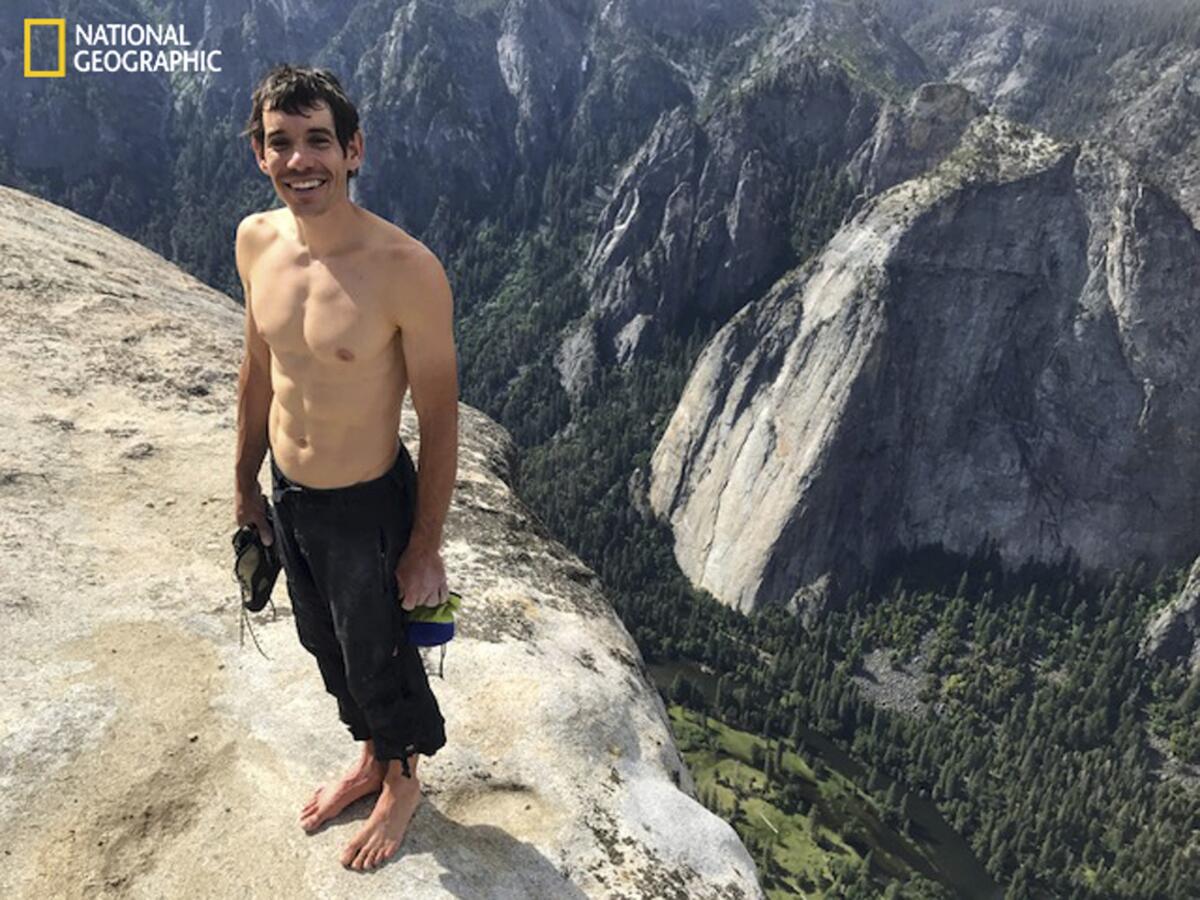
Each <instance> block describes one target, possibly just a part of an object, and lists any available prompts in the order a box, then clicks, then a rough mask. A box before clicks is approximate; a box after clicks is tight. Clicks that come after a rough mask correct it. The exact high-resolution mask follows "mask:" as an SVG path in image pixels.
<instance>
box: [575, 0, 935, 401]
mask: <svg viewBox="0 0 1200 900" xmlns="http://www.w3.org/2000/svg"><path fill="white" fill-rule="evenodd" d="M848 47H849V48H852V50H851V51H849V52H847V51H846V48H848ZM839 52H845V53H846V54H847V56H848V57H849V58H851V59H852V60H853V61H854V62H855V63H857V64H858V65H859V66H861V67H863V69H864V70H866V74H863V73H860V74H859V75H852V74H850V65H851V64H850V63H849V62H847V61H846V60H845V59H843V58H842V56H840V55H839ZM746 55H747V61H746V63H745V65H744V66H743V68H742V69H741V71H739V72H738V73H736V74H735V75H731V76H729V79H728V83H727V84H726V85H724V86H723V89H724V90H723V92H715V93H714V92H712V91H711V89H710V93H714V96H712V97H710V98H708V102H707V103H706V104H704V105H705V106H706V107H707V108H706V109H705V111H704V112H703V113H700V112H698V109H699V107H698V105H697V104H693V103H688V104H681V105H680V106H678V107H676V108H674V109H671V110H669V111H667V112H664V113H663V114H662V115H661V116H660V117H659V119H658V121H657V122H656V123H655V125H654V127H653V129H651V131H650V134H649V135H648V136H647V137H646V139H645V140H644V141H643V142H642V144H641V146H640V147H639V148H638V150H637V151H636V152H635V153H634V155H633V157H632V158H631V159H630V161H629V162H628V164H627V165H625V166H624V167H623V168H622V170H621V173H620V175H619V178H618V180H617V184H616V186H615V189H614V190H613V191H612V196H611V197H610V198H609V200H608V203H607V205H606V207H605V208H604V210H603V211H602V212H601V214H600V216H599V219H598V221H597V223H596V227H595V232H594V236H593V240H592V246H591V249H590V251H589V253H588V257H587V260H586V261H585V262H584V277H585V282H586V284H587V286H588V289H589V291H590V293H591V295H592V307H591V309H590V310H589V312H588V314H587V315H586V316H585V317H584V318H583V319H582V320H581V321H580V322H578V323H577V324H576V326H575V327H574V328H573V329H571V330H570V332H569V333H568V335H567V336H566V337H565V338H564V340H563V342H562V344H561V345H560V347H559V350H558V353H557V356H556V361H557V365H558V369H559V372H560V375H561V376H562V383H563V387H564V389H565V390H566V391H567V393H568V394H569V395H571V396H572V397H574V398H578V397H579V396H580V395H581V394H582V393H583V392H585V391H586V390H587V388H588V387H589V381H588V379H590V378H591V377H592V376H593V375H594V373H595V372H596V371H597V369H598V368H599V367H601V366H604V365H611V364H618V365H623V364H625V363H626V362H628V361H629V360H630V359H632V358H634V357H639V358H651V357H653V355H654V354H655V353H656V351H657V350H658V348H659V346H660V342H661V339H662V337H663V336H664V335H665V334H668V333H671V332H673V331H676V330H678V329H679V328H680V327H681V326H684V327H686V326H688V325H690V324H691V323H693V322H694V321H695V320H696V319H701V320H713V319H715V320H717V321H724V320H726V319H728V318H729V317H730V316H731V315H733V313H735V312H736V311H737V310H738V309H740V308H741V307H742V306H743V305H744V304H745V303H747V302H749V301H750V300H751V299H753V298H754V297H756V296H758V294H759V293H760V292H761V291H762V289H763V287H764V286H765V283H768V282H769V281H771V280H774V278H775V277H777V276H778V274H779V273H780V272H781V271H782V269H783V268H784V267H785V266H786V264H787V255H788V252H789V228H788V225H787V223H788V222H789V221H790V220H791V217H792V212H791V206H792V203H793V188H794V184H795V181H794V179H795V177H796V176H797V175H798V174H801V173H803V172H805V171H807V170H809V169H811V168H813V167H814V166H819V165H832V166H835V167H837V166H840V165H843V164H845V163H846V162H847V161H848V160H849V159H850V157H851V155H852V154H853V153H854V152H855V151H856V150H857V149H858V148H859V147H860V146H861V145H862V143H863V141H864V140H865V139H866V138H867V137H868V136H869V135H870V133H871V127H872V125H873V123H874V120H875V117H876V114H877V112H878V109H879V105H880V98H879V94H878V92H877V91H876V89H875V88H874V87H873V86H871V84H870V81H869V79H868V77H867V76H871V77H873V78H874V79H875V81H876V82H877V83H879V84H885V85H893V86H894V85H902V86H904V87H905V88H910V87H913V86H915V85H916V84H917V83H919V82H920V81H921V80H922V78H923V76H924V69H923V68H922V66H921V63H920V60H919V59H918V58H917V57H916V55H915V54H914V53H913V52H912V51H911V50H910V49H909V48H907V46H905V45H903V42H902V41H900V39H899V38H898V36H897V35H896V34H895V32H894V31H893V30H892V29H890V28H887V27H885V26H884V25H883V24H882V22H880V21H879V20H877V19H874V18H871V17H869V16H868V17H865V18H864V17H863V16H862V15H861V14H859V13H857V12H855V11H853V10H852V9H851V8H850V7H848V6H846V5H843V4H833V3H828V2H824V0H814V2H809V3H804V4H801V8H800V11H799V12H797V13H796V14H795V15H793V16H791V17H790V18H787V19H785V20H784V21H783V22H782V23H781V24H780V25H779V27H778V28H777V29H775V30H773V31H772V32H771V33H770V34H769V35H768V36H767V37H765V38H762V39H761V40H760V42H759V43H758V44H757V45H754V46H753V47H752V49H749V50H747V51H746ZM701 99H704V98H702V97H699V96H698V97H696V100H697V101H700V100H701Z"/></svg>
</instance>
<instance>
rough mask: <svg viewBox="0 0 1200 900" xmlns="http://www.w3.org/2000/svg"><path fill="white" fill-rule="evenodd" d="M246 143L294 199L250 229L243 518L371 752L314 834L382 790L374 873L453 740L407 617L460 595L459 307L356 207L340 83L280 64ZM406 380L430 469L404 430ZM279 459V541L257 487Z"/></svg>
mask: <svg viewBox="0 0 1200 900" xmlns="http://www.w3.org/2000/svg"><path fill="white" fill-rule="evenodd" d="M247 133H248V134H249V135H250V139H251V144H252V147H253V150H254V154H255V157H256V158H257V161H258V165H259V168H260V169H261V170H262V171H263V172H264V173H265V174H266V175H267V176H268V177H269V178H270V179H271V183H272V185H273V186H274V188H275V191H276V193H277V195H278V196H279V198H280V200H282V201H283V203H284V206H283V207H282V208H279V209H275V210H271V211H268V212H262V213H255V214H253V215H250V216H247V217H246V218H245V219H244V220H243V221H242V222H241V224H240V225H239V226H238V229H237V251H236V254H237V268H238V273H239V275H240V277H241V280H242V289H243V291H244V294H245V301H246V353H245V358H244V360H243V362H242V367H241V373H240V377H239V381H238V413H237V415H238V442H237V461H236V480H237V484H236V494H235V503H236V518H237V523H238V525H239V526H240V525H245V524H253V525H254V526H256V527H257V528H258V530H259V533H260V534H261V535H263V540H264V542H266V543H271V542H273V541H278V548H279V550H280V555H281V558H282V560H283V564H284V571H285V574H286V576H287V584H288V593H289V595H290V597H291V600H292V610H293V614H294V617H295V620H296V628H297V631H298V633H299V636H300V642H301V644H303V645H304V647H305V648H306V649H308V650H309V651H310V652H311V653H313V655H314V656H316V658H317V663H318V667H319V668H320V671H321V675H322V678H323V680H324V682H325V687H326V690H327V691H328V692H329V693H331V694H333V695H334V696H335V697H336V698H337V701H338V713H339V716H340V718H341V719H342V721H343V722H344V723H345V724H346V726H347V727H348V728H349V729H350V732H351V735H352V736H353V737H354V738H355V739H356V740H360V741H363V746H362V751H361V754H360V757H359V760H358V762H357V763H356V764H355V765H354V766H353V767H352V768H351V769H350V771H349V772H347V773H346V775H345V776H344V777H342V778H340V779H338V780H336V781H334V782H332V783H330V784H328V785H325V786H323V787H321V788H318V789H317V791H316V793H314V794H313V796H312V799H311V800H309V802H308V803H307V804H306V805H305V806H304V808H303V810H302V811H301V815H300V820H301V824H302V826H303V827H304V828H305V830H307V831H310V832H311V831H313V830H315V829H316V828H317V827H318V826H319V825H320V824H321V823H322V822H324V821H326V820H327V819H329V818H330V817H332V816H335V815H337V814H338V813H339V812H341V810H342V809H344V808H345V807H346V806H347V805H348V804H349V803H351V802H352V801H354V800H356V799H358V798H359V797H362V796H365V795H367V794H370V793H373V792H375V791H379V792H380V793H379V798H378V800H377V801H376V803H375V808H374V811H373V812H372V813H371V816H370V818H369V819H368V820H367V822H366V824H365V825H364V826H363V827H362V829H361V830H360V831H359V832H358V834H357V835H355V837H354V838H353V840H351V841H350V843H349V844H348V845H347V846H346V848H345V850H344V851H343V853H342V856H341V861H342V864H343V865H346V866H350V867H352V868H355V869H359V870H361V869H368V868H373V867H375V866H377V865H379V864H380V863H382V862H383V861H384V860H386V859H388V858H389V857H391V856H392V855H393V854H394V853H395V852H396V850H397V849H398V848H399V846H400V843H401V842H402V840H403V838H404V833H405V830H406V828H407V826H408V822H409V820H410V819H411V817H412V815H413V813H414V812H415V811H416V808H417V805H418V803H419V802H420V798H421V794H420V785H419V783H418V781H417V777H416V768H417V758H418V755H419V754H420V753H424V754H426V755H431V754H432V753H434V752H436V750H437V749H438V748H439V747H441V746H442V745H443V744H444V743H445V732H444V727H443V726H444V722H443V719H442V717H441V715H440V712H439V710H438V706H437V701H436V700H435V699H434V697H433V694H432V692H431V691H430V689H429V683H428V679H427V678H426V675H425V670H424V665H423V663H422V661H421V659H420V657H419V656H418V654H417V649H416V647H415V646H413V645H410V644H408V643H407V642H406V641H405V640H404V637H403V617H404V615H405V613H404V610H411V609H414V608H415V607H416V606H418V605H427V606H436V605H438V604H439V603H442V602H443V601H444V600H445V599H446V597H447V593H448V586H447V583H446V574H445V570H444V567H443V564H442V559H441V556H440V554H439V548H440V546H441V539H442V525H443V522H444V521H445V517H446V512H447V510H448V508H449V505H450V495H451V493H452V491H453V489H454V480H455V475H456V469H457V455H458V380H457V375H456V358H455V349H454V341H453V335H452V328H451V319H452V298H451V293H450V288H449V285H448V283H447V280H446V275H445V272H444V270H443V268H442V266H441V264H440V263H439V261H438V259H437V257H436V256H435V255H434V254H433V253H432V252H431V251H430V250H429V249H428V248H426V247H425V246H424V245H423V244H422V243H421V242H420V241H418V240H416V239H415V238H413V237H412V236H410V235H408V234H406V233H405V232H404V231H402V230H401V229H400V228H397V227H396V226H394V225H392V224H390V223H388V222H386V221H384V220H383V219H381V218H379V217H378V216H375V215H373V214H372V213H370V212H368V211H366V210H365V209H362V208H361V207H359V206H357V205H356V204H354V203H353V202H351V200H350V199H349V195H348V186H349V179H350V178H352V177H354V174H355V171H356V170H357V169H358V167H359V166H360V165H361V164H362V159H363V135H362V132H361V130H359V127H358V114H357V112H356V111H355V110H354V106H353V105H352V104H351V103H350V101H349V100H348V99H347V98H346V96H345V94H344V93H343V91H342V88H341V86H340V85H339V84H338V82H337V80H336V79H335V78H334V77H333V76H332V75H330V74H329V73H328V72H322V71H320V70H317V71H314V70H311V69H298V68H293V67H290V66H280V67H277V68H276V69H273V70H272V71H271V72H270V73H268V74H267V76H266V77H265V78H264V79H263V81H262V83H261V84H260V85H259V87H258V88H257V89H256V91H255V93H254V109H253V113H252V115H251V120H250V123H249V126H248V128H247ZM409 387H411V388H412V397H413V405H414V407H415V408H416V411H417V417H418V420H419V423H420V435H421V449H420V462H419V473H418V471H416V470H415V469H414V466H413V462H412V459H411V457H410V456H409V454H408V451H407V449H406V448H405V447H404V446H403V444H402V443H401V442H400V440H399V437H398V432H399V424H400V408H401V404H402V402H403V398H404V394H405V391H406V390H407V389H408V388H409ZM268 451H269V452H270V456H271V466H272V486H273V490H272V503H271V511H272V513H273V518H274V524H275V529H274V532H272V529H271V528H270V527H269V524H268V522H267V519H266V506H267V504H266V498H265V497H264V496H263V495H262V493H261V491H260V489H259V484H258V473H259V469H260V468H261V466H262V462H263V459H264V456H266V455H267V453H268ZM414 494H415V497H414Z"/></svg>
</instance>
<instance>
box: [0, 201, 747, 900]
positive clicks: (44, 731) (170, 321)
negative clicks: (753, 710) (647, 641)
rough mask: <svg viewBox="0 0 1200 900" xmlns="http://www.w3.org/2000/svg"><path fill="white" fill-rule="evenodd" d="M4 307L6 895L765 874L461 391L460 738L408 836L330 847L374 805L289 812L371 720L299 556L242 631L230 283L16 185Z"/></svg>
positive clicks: (3, 271) (565, 887)
mask: <svg viewBox="0 0 1200 900" xmlns="http://www.w3.org/2000/svg"><path fill="white" fill-rule="evenodd" d="M0 316H2V317H3V321H4V322H5V329H4V330H5V335H6V338H5V340H4V341H3V343H2V344H0V385H2V390H0V420H2V422H3V426H4V431H5V435H6V437H7V440H6V447H5V456H4V461H3V471H2V472H0V529H2V534H3V545H4V552H3V554H2V555H0V578H2V580H3V583H4V585H5V591H4V596H3V603H4V615H3V617H0V639H2V640H3V642H4V644H5V645H6V646H7V647H8V648H9V652H7V653H5V654H3V656H2V658H0V684H2V686H3V690H2V692H0V722H2V723H3V730H2V732H0V835H2V837H3V840H2V842H0V843H2V845H3V847H4V848H5V850H6V851H7V852H8V854H9V855H7V856H6V857H5V865H4V866H3V867H0V894H3V896H5V897H31V898H32V897H51V896H80V895H92V894H106V895H107V894H126V893H128V894H132V895H137V896H230V897H234V896H237V897H243V896H248V895H252V894H254V895H257V894H263V895H267V894H269V895H271V896H289V897H310V896H311V897H316V896H349V895H350V894H353V895H354V896H366V897H373V896H380V897H382V896H397V895H398V894H401V893H402V894H403V895H404V896H409V897H444V896H455V897H479V898H494V897H521V898H525V897H531V896H537V897H583V896H612V895H613V894H614V893H620V894H622V895H624V896H636V897H655V898H658V897H721V898H735V897H760V896H762V894H761V891H760V889H759V888H758V887H757V885H756V883H755V872H754V866H753V864H752V862H751V860H750V858H749V856H748V854H747V853H746V851H745V849H744V848H743V847H742V846H741V844H740V843H739V842H738V840H737V838H736V836H735V834H734V832H733V830H732V829H731V828H730V827H729V826H728V825H727V824H726V823H725V822H723V821H721V820H720V819H718V818H716V817H714V816H712V815H711V814H709V813H708V812H707V811H706V810H705V809H704V808H703V807H702V806H701V805H700V804H698V803H697V802H696V801H695V800H694V799H693V796H692V795H693V784H692V781H691V778H690V775H689V773H688V771H687V769H686V768H685V767H684V765H683V763H682V761H681V759H680V756H679V753H678V751H677V749H676V748H675V746H674V744H673V742H672V739H671V735H670V732H669V729H668V726H667V723H666V719H665V712H664V709H663V706H662V704H661V702H660V700H659V697H658V694H657V693H656V691H655V690H654V689H653V688H652V686H651V685H650V683H649V682H648V681H647V677H646V675H645V672H644V668H643V664H642V660H641V657H640V654H639V652H638V650H637V648H636V646H635V645H634V644H633V642H632V641H631V639H630V638H629V636H628V634H627V633H626V632H625V631H624V629H623V628H622V627H621V625H620V623H619V621H618V620H617V618H616V617H615V615H614V613H613V612H612V610H611V608H610V607H609V605H608V603H607V602H606V601H605V598H604V597H603V596H602V595H601V594H600V592H599V591H598V590H597V587H596V579H595V576H594V575H593V573H592V572H590V571H589V570H588V569H586V568H585V567H584V566H583V565H581V564H580V562H579V561H578V560H577V559H575V558H574V557H573V556H571V554H569V553H568V552H566V550H565V549H564V548H563V547H562V546H561V545H559V544H557V543H556V542H554V541H552V540H550V539H549V538H547V537H546V536H544V535H542V534H540V533H539V528H538V526H537V525H536V523H535V521H534V520H533V519H532V518H531V517H530V515H529V514H528V513H527V512H526V511H525V510H524V508H523V507H522V506H521V504H520V503H519V502H518V501H517V500H516V499H515V498H514V496H513V495H512V492H511V491H510V490H509V488H508V486H507V485H506V484H505V481H504V477H505V474H506V472H507V471H508V466H509V464H510V461H511V458H512V455H513V448H512V446H511V443H510V441H509V439H508V437H507V435H506V434H505V433H504V432H503V431H502V430H501V429H500V428H499V427H498V426H496V425H495V424H494V423H492V422H490V421H488V420H487V419H485V418H484V417H483V416H481V415H480V414H478V413H477V412H475V411H473V410H471V409H469V408H465V407H464V408H463V410H462V416H461V422H462V431H461V433H462V454H461V462H460V468H459V477H460V481H459V483H458V486H457V490H456V493H455V505H454V508H453V510H452V512H451V516H450V519H449V521H448V523H447V529H446V543H445V548H444V554H443V555H444V559H445V561H446V567H447V571H448V572H449V573H450V578H451V584H452V585H453V586H454V587H455V588H456V589H457V590H459V591H460V592H461V593H462V595H463V596H464V598H466V603H465V609H464V610H463V612H462V614H461V617H460V622H459V636H458V637H457V638H456V639H455V640H454V641H453V642H452V644H451V646H450V649H449V652H448V653H447V655H446V659H445V679H444V680H442V679H438V678H437V677H436V658H435V657H431V658H430V660H429V661H428V662H427V666H432V668H431V669H430V671H431V672H433V673H435V674H434V677H433V684H434V690H435V692H436V693H437V695H438V698H439V701H440V703H441V705H442V708H443V711H444V713H445V715H446V719H447V731H448V736H449V743H448V745H447V746H446V747H444V748H443V749H442V750H441V751H440V752H439V753H438V754H437V755H436V756H434V757H431V758H428V759H426V760H424V761H423V762H422V765H421V770H420V772H421V775H422V781H423V784H424V786H425V792H426V797H425V800H424V801H423V803H422V805H421V807H420V808H419V809H418V811H417V814H416V816H415V818H414V820H413V823H412V825H411V826H410V833H409V835H408V837H407V838H406V841H405V845H404V847H403V848H402V850H401V853H400V855H399V856H398V857H397V859H396V861H394V862H393V863H391V864H389V865H388V866H387V867H385V868H384V869H383V870H381V871H380V872H378V873H376V874H375V875H373V876H371V877H367V878H364V877H362V876H356V875H355V874H353V873H350V872H347V871H344V870H342V869H341V867H340V866H339V865H338V863H337V853H338V851H339V848H340V847H341V846H342V845H343V844H344V842H345V841H347V840H348V839H349V838H350V836H351V835H352V834H353V833H354V831H355V830H356V829H357V828H358V827H360V825H361V821H362V820H363V819H364V818H365V816H366V815H367V813H368V812H369V809H370V805H369V803H368V802H360V803H359V804H358V805H356V806H353V807H351V808H350V810H348V811H347V813H345V814H343V816H342V817H340V818H339V819H337V820H335V822H334V823H333V824H332V825H331V826H327V827H326V828H325V829H324V830H323V831H321V832H320V833H318V834H317V835H314V836H312V837H308V836H306V835H304V834H303V832H302V831H301V830H300V828H299V826H298V823H297V813H298V811H299V808H300V806H301V805H302V802H303V800H304V799H305V798H306V797H307V795H308V792H309V791H310V790H311V788H312V786H313V784H314V783H316V782H317V781H319V780H322V779H324V778H326V777H329V776H331V775H333V774H335V773H336V772H338V771H339V770H340V769H342V768H343V767H344V766H345V764H346V763H347V762H348V761H349V759H350V757H351V754H352V752H353V749H354V745H353V744H352V742H351V741H350V740H349V738H348V736H346V735H345V732H344V730H343V729H342V727H341V726H340V724H339V723H338V722H337V720H336V713H335V709H334V706H333V701H332V699H331V698H329V697H328V696H327V695H325V694H324V692H323V689H322V686H321V682H320V679H319V675H318V673H317V670H316V667H315V664H314V663H313V662H312V660H311V658H310V657H309V656H308V655H307V654H306V653H305V651H303V650H302V649H301V648H300V646H299V643H298V641H297V640H296V637H295V633H294V628H293V626H292V624H291V622H290V621H289V620H290V615H289V611H288V605H287V599H286V597H287V594H286V589H285V587H284V584H283V579H282V578H281V580H280V583H279V584H278V585H277V587H276V596H275V599H276V603H277V605H278V606H279V617H278V619H275V620H273V619H272V618H271V617H270V615H269V614H265V615H263V616H260V617H257V626H256V632H257V635H258V638H259V640H260V641H261V643H262V646H263V649H264V650H265V652H266V654H267V655H268V656H269V657H270V658H269V659H266V658H263V657H262V656H260V655H259V654H258V653H256V652H255V651H254V649H253V647H252V646H251V644H250V642H249V640H247V643H246V646H245V648H239V646H238V635H237V632H238V622H237V612H236V610H237V591H236V586H235V585H234V583H233V580H232V575H231V572H230V567H231V565H232V556H231V554H232V550H231V547H230V544H229V536H230V533H231V532H232V515H233V508H232V475H231V467H232V464H233V459H234V440H235V434H236V431H235V392H236V372H237V367H238V364H239V362H240V358H241V341H242V338H241V328H242V325H241V318H242V317H241V313H240V311H239V309H238V307H237V306H236V305H235V304H234V303H233V302H232V301H231V300H229V299H228V298H227V297H225V296H223V295H221V294H218V293H216V292H214V291H212V290H210V289H208V288H206V287H204V286H203V285H201V284H200V283H199V282H197V281H195V280H194V279H192V278H190V277H189V276H186V275H184V274H183V273H181V272H180V271H179V270H177V269H175V268H174V267H173V266H171V265H169V264H167V263H165V262H164V261H163V260H161V259H160V258H159V257H156V256H155V255H154V254H152V253H150V252H148V251H146V250H144V249H143V248H140V247H138V246H137V245H135V244H132V243H131V242H129V241H126V240H125V239H123V238H120V237H118V236H117V235H115V234H114V233H112V232H110V231H108V230H107V229H104V228H102V227H100V226H98V225H96V224H94V223H92V222H89V221H87V220H85V219H82V218H79V217H78V216H75V215H73V214H70V213H67V212H65V211H63V210H60V209H58V208H56V207H53V206H51V205H49V204H46V203H44V202H42V201H39V200H35V199H33V198H30V197H28V196H25V195H22V194H20V193H17V192H15V191H12V190H9V189H7V188H5V189H0ZM405 424H406V428H405V431H404V438H405V440H406V443H409V446H410V448H411V449H412V452H413V454H414V456H415V455H416V454H417V453H418V449H417V447H416V435H415V421H414V417H413V415H412V411H411V409H409V411H408V413H407V414H406V417H405ZM265 484H266V480H265V479H264V485H265Z"/></svg>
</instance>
